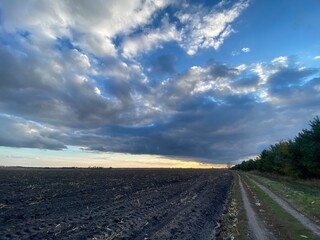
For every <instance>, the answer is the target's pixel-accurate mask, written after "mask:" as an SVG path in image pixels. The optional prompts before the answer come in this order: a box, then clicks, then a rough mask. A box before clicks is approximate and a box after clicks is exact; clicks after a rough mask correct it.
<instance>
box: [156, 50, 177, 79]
mask: <svg viewBox="0 0 320 240" xmlns="http://www.w3.org/2000/svg"><path fill="white" fill-rule="evenodd" d="M176 61H177V58H176V56H174V55H170V54H167V55H160V56H158V57H157V58H156V59H155V60H154V61H153V62H152V65H151V72H152V73H154V74H161V75H162V74H172V73H175V72H176V70H175V64H176Z"/></svg>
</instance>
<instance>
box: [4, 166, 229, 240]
mask: <svg viewBox="0 0 320 240" xmlns="http://www.w3.org/2000/svg"><path fill="white" fill-rule="evenodd" d="M231 183H232V174H231V173H229V172H228V171H222V170H213V169H210V170H192V169H162V170H161V169H152V170H151V169H150V170H147V169H126V170H124V169H112V170H111V169H94V170H93V169H37V170H34V169H18V170H17V169H16V170H12V169H0V238H1V239H197V240H201V239H215V231H214V229H215V226H216V223H217V222H218V221H219V219H220V217H221V214H222V210H223V206H224V204H225V202H226V198H227V196H228V192H229V190H230V187H231Z"/></svg>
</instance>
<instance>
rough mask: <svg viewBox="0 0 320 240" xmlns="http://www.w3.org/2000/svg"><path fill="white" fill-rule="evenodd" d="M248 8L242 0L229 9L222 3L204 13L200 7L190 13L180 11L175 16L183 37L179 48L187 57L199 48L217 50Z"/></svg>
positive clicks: (194, 8) (246, 3)
mask: <svg viewBox="0 0 320 240" xmlns="http://www.w3.org/2000/svg"><path fill="white" fill-rule="evenodd" d="M248 6H249V1H246V0H243V1H239V2H237V3H235V4H234V5H232V6H231V7H229V6H226V5H225V4H224V2H222V4H219V5H217V6H216V7H215V8H213V9H212V10H210V11H208V12H206V11H207V10H206V9H203V7H202V6H198V7H193V8H191V9H192V11H191V12H190V10H189V11H184V10H182V11H181V12H179V13H178V14H177V17H178V18H179V20H180V22H181V23H183V24H185V26H184V27H183V28H182V33H183V34H182V35H183V36H184V37H183V39H182V42H181V43H180V44H181V46H182V47H183V48H184V49H186V51H187V53H188V54H189V55H194V54H196V53H197V51H198V49H201V48H214V49H218V48H219V47H220V46H221V45H222V44H223V42H224V40H225V39H226V38H227V37H228V36H229V35H230V34H231V33H233V32H234V30H233V28H232V26H231V24H232V22H233V21H234V20H235V19H236V18H238V17H239V15H240V14H241V13H242V12H243V11H244V10H245V9H246V8H247V7H248Z"/></svg>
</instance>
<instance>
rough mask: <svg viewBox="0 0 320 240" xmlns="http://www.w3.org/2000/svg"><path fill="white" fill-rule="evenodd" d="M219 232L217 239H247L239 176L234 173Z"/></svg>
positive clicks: (246, 223)
mask: <svg viewBox="0 0 320 240" xmlns="http://www.w3.org/2000/svg"><path fill="white" fill-rule="evenodd" d="M221 226H222V227H221V228H222V229H221V233H220V235H219V236H218V237H217V239H218V240H224V239H239V240H246V239H248V234H249V230H248V222H247V218H246V212H245V209H244V207H243V201H242V197H241V192H240V186H239V178H238V176H237V175H236V174H234V180H233V184H232V189H231V193H230V198H229V203H228V205H227V210H226V213H225V214H223V216H222V221H221Z"/></svg>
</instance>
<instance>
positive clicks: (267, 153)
mask: <svg viewBox="0 0 320 240" xmlns="http://www.w3.org/2000/svg"><path fill="white" fill-rule="evenodd" d="M232 169H235V170H243V171H251V170H258V171H260V172H270V173H275V174H279V175H284V176H289V177H294V178H320V119H319V117H318V116H317V117H315V118H314V119H313V120H312V121H310V129H305V130H302V132H300V133H299V134H298V135H297V136H296V137H295V138H294V139H293V140H288V141H280V142H278V143H276V144H274V145H271V146H270V147H269V148H268V149H266V150H263V151H262V152H261V153H260V155H259V156H258V157H257V158H255V159H250V160H247V161H243V162H242V163H241V164H238V165H236V166H234V167H232Z"/></svg>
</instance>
